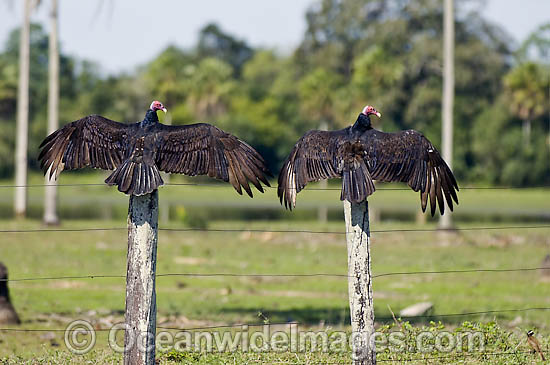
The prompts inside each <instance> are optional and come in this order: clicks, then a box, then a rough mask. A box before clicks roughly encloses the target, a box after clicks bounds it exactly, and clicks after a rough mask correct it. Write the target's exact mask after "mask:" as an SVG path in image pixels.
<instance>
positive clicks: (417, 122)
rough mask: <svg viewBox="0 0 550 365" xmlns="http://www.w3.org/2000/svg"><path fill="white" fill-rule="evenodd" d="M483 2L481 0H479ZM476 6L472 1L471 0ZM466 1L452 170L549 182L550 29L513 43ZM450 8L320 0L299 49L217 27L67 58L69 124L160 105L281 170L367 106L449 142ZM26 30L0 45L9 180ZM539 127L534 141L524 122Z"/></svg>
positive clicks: (40, 75) (40, 95)
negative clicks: (124, 67)
mask: <svg viewBox="0 0 550 365" xmlns="http://www.w3.org/2000/svg"><path fill="white" fill-rule="evenodd" d="M472 1H474V0H472ZM470 2H471V1H470ZM467 3H468V2H458V3H457V4H456V6H457V12H456V13H457V18H456V23H455V32H456V49H455V69H456V99H455V110H454V120H455V137H454V143H455V155H454V161H453V166H454V170H455V173H456V175H457V178H458V179H459V181H460V182H462V183H467V182H471V183H488V184H500V185H514V186H516V185H542V184H549V183H550V164H549V163H548V160H549V150H550V140H549V139H548V135H549V131H548V128H549V124H548V121H547V118H548V112H549V109H550V107H549V95H548V92H549V83H550V81H549V76H548V75H549V73H550V69H549V68H550V59H549V57H550V56H549V55H550V36H549V34H550V33H549V32H550V25H548V24H547V25H542V26H541V27H540V28H538V30H537V31H536V32H534V33H533V34H532V35H530V36H529V37H528V38H527V39H526V40H525V42H523V43H520V44H519V45H515V43H514V41H513V40H512V39H511V37H510V36H508V35H507V34H506V33H505V32H504V31H503V30H502V29H500V28H499V27H497V26H495V25H494V24H491V23H490V22H488V21H487V20H485V19H483V18H482V17H481V16H480V15H479V14H478V13H476V12H470V11H469V9H471V7H468V6H467V5H468V4H467ZM442 11H443V9H442V3H441V1H437V0H414V1H413V0H398V1H392V2H387V1H377V0H367V1H364V0H320V1H317V2H315V3H314V4H313V5H312V6H311V7H310V8H309V10H308V11H307V14H306V15H305V17H306V22H307V26H306V31H305V34H304V36H303V39H302V42H301V43H300V44H299V46H298V47H297V48H296V50H294V52H292V53H291V54H290V55H285V56H283V55H280V54H278V53H277V52H275V51H273V50H269V49H259V48H254V47H252V46H250V45H249V44H247V43H246V42H245V41H243V40H240V39H237V38H236V37H234V36H233V35H231V34H228V33H226V32H225V31H224V30H223V29H221V28H220V27H219V26H218V25H216V24H208V25H206V26H205V27H204V28H203V29H202V30H201V31H200V33H199V34H198V37H197V43H196V45H195V46H194V47H192V48H189V49H182V48H179V47H177V46H173V45H172V46H169V47H167V48H166V49H165V50H163V51H162V52H161V53H160V54H158V55H157V56H155V57H154V58H153V59H152V60H151V61H150V62H148V63H147V64H144V65H142V66H141V67H140V68H139V69H138V70H137V71H136V72H134V73H131V74H118V75H109V76H106V75H104V74H103V73H102V72H101V71H100V67H99V65H95V64H93V63H90V62H88V61H86V60H78V59H75V58H73V57H71V56H68V55H66V54H62V55H61V114H60V115H61V122H62V123H67V122H70V121H73V120H75V119H78V118H80V117H81V116H83V115H87V114H91V113H98V114H102V115H104V116H106V117H109V118H111V119H115V120H120V121H129V122H133V121H136V120H138V119H140V118H141V117H142V114H143V113H144V110H145V108H146V106H147V105H148V103H150V101H151V100H152V99H158V100H162V101H163V103H164V104H165V105H166V106H167V107H168V108H169V110H170V115H169V117H171V119H172V122H173V123H174V124H184V123H190V122H197V121H207V122H210V123H213V124H216V125H219V126H220V127H222V128H224V129H226V130H228V131H229V132H231V133H234V134H236V135H237V136H239V137H240V138H242V139H244V140H246V141H248V142H250V143H251V144H252V145H253V146H254V147H255V148H256V149H257V150H258V151H260V152H261V153H262V154H263V155H264V156H265V157H266V158H267V159H268V162H269V165H270V168H271V169H272V170H273V171H277V170H278V169H279V167H280V165H281V163H282V159H283V158H284V157H285V155H286V154H287V153H288V151H289V150H290V148H292V146H293V144H294V142H295V141H296V139H297V138H298V137H299V136H300V135H301V134H303V133H304V132H305V131H307V130H309V129H316V128H319V126H320V125H322V124H325V125H327V126H328V127H329V128H331V129H336V128H342V127H345V126H347V125H350V124H352V123H353V122H354V121H355V118H356V117H357V115H358V113H359V112H360V111H361V109H362V107H363V106H364V105H366V104H370V105H374V106H375V107H376V108H377V109H378V110H380V111H381V112H382V119H380V120H376V121H374V122H375V127H377V128H382V129H383V130H385V131H395V130H399V129H408V128H414V129H417V130H419V131H420V132H422V133H423V134H424V135H426V136H427V137H428V138H429V139H430V140H432V141H433V142H434V144H435V145H437V146H439V145H440V139H441V88H442V44H443V41H442V24H443V20H442ZM18 38H19V31H18V30H14V31H13V32H12V34H11V36H10V37H9V39H8V41H7V42H6V44H5V45H4V49H3V51H2V52H1V53H0V123H2V126H3V127H4V128H0V175H2V176H8V175H10V174H11V173H12V168H13V161H12V158H11V153H10V151H12V150H13V143H14V142H13V140H14V130H15V128H14V125H15V103H16V94H17V93H16V89H17V57H18ZM31 50H32V52H31V70H32V73H31V91H30V95H31V97H30V100H31V106H30V121H31V128H30V138H31V142H30V143H29V146H30V147H29V148H30V151H29V156H30V159H31V162H32V163H33V164H32V165H31V166H32V167H33V168H34V167H36V165H35V161H34V160H35V158H34V157H35V156H36V147H37V144H38V141H39V140H41V139H42V138H43V137H44V136H45V131H46V100H47V82H46V80H47V62H48V59H47V34H46V33H45V32H44V30H43V29H42V28H41V27H40V26H38V25H33V27H32V29H31ZM527 119H528V120H529V128H530V130H532V133H531V134H530V138H529V141H528V143H525V137H524V133H523V132H522V128H523V129H524V127H522V123H523V124H525V120H527Z"/></svg>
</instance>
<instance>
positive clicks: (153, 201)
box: [124, 190, 158, 365]
mask: <svg viewBox="0 0 550 365" xmlns="http://www.w3.org/2000/svg"><path fill="white" fill-rule="evenodd" d="M157 240H158V191H157V190H155V191H153V192H152V193H150V194H146V195H142V196H134V195H131V196H130V204H129V207H128V269H127V272H126V318H125V321H126V333H125V336H124V364H125V365H142V364H143V365H145V364H147V365H153V364H155V335H156V321H157V303H156V293H155V271H156V266H157Z"/></svg>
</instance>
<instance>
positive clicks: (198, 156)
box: [38, 101, 271, 197]
mask: <svg viewBox="0 0 550 365" xmlns="http://www.w3.org/2000/svg"><path fill="white" fill-rule="evenodd" d="M158 110H163V111H164V112H166V108H165V107H164V106H163V105H162V103H160V102H158V101H153V103H152V104H151V107H150V109H149V110H148V111H147V113H146V114H145V118H144V119H143V121H141V122H138V123H134V124H123V123H118V122H115V121H112V120H109V119H107V118H104V117H102V116H99V115H90V116H87V117H84V118H82V119H80V120H77V121H75V122H72V123H69V124H67V125H66V126H64V127H63V128H61V129H59V130H57V131H55V132H54V133H52V134H50V135H49V136H48V137H46V139H45V140H44V141H43V142H42V144H41V145H40V148H42V150H41V152H40V155H39V156H38V159H39V160H40V166H41V168H42V169H43V170H44V173H45V174H47V173H48V171H49V174H50V177H51V176H53V175H55V177H56V178H57V176H58V175H59V173H60V172H61V171H62V170H73V169H78V168H82V167H87V166H90V167H94V168H99V169H104V170H114V171H113V173H112V174H111V175H109V177H108V178H107V179H106V180H105V182H106V183H107V184H108V185H118V190H119V191H121V192H123V193H126V194H129V195H143V194H147V193H150V192H152V191H154V190H155V189H157V188H158V187H159V186H161V185H163V184H164V182H163V181H162V177H161V176H160V173H159V171H165V172H170V173H180V174H185V175H189V176H195V175H208V176H210V177H214V178H216V179H220V180H223V181H228V182H230V183H231V185H233V187H234V188H235V190H237V192H238V193H239V194H242V190H241V187H242V189H244V190H245V191H246V192H247V194H248V195H249V196H250V197H252V190H251V189H250V186H249V183H252V185H254V186H255V187H256V188H257V189H258V190H259V191H261V192H263V188H262V184H261V183H264V184H265V185H267V186H269V182H268V180H267V177H268V176H271V173H270V172H269V170H268V169H267V167H266V164H265V161H264V159H263V158H262V156H261V155H260V154H259V153H258V152H257V151H256V150H255V149H254V148H252V147H250V146H249V145H248V144H247V143H246V142H243V141H241V140H240V139H238V138H237V137H235V136H233V135H231V134H229V133H226V132H224V131H222V130H221V129H219V128H217V127H215V126H213V125H210V124H206V123H198V124H191V125H183V126H169V125H164V124H161V123H159V120H158V117H157V111H158Z"/></svg>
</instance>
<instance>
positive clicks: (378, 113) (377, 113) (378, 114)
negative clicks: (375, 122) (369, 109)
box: [374, 112, 382, 118]
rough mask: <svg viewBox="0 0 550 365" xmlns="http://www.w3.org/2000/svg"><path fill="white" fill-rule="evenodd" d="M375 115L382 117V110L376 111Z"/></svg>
mask: <svg viewBox="0 0 550 365" xmlns="http://www.w3.org/2000/svg"><path fill="white" fill-rule="evenodd" d="M374 115H376V116H377V117H378V118H381V117H382V114H380V112H376V113H374Z"/></svg>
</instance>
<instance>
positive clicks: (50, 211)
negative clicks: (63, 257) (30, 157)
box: [43, 0, 59, 225]
mask: <svg viewBox="0 0 550 365" xmlns="http://www.w3.org/2000/svg"><path fill="white" fill-rule="evenodd" d="M51 1H52V4H51V6H52V8H51V12H50V39H49V42H50V43H49V55H48V59H49V65H48V67H49V70H48V77H49V86H48V134H50V133H53V132H54V131H56V130H57V128H58V126H59V47H58V40H57V34H58V33H57V24H58V22H57V0H51ZM46 185H47V186H46V189H45V196H44V217H43V220H44V224H46V225H56V224H59V218H58V216H57V181H56V180H55V178H52V179H50V178H49V174H47V175H46Z"/></svg>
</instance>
